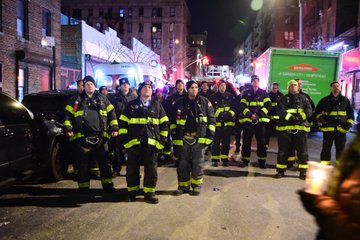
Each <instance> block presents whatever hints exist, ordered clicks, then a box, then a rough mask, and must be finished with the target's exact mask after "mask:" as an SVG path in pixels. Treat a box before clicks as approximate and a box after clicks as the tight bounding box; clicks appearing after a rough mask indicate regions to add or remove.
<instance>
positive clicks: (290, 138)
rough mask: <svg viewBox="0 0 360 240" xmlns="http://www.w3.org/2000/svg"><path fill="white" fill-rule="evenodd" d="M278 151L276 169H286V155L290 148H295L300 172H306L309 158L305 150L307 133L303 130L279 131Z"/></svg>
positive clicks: (280, 170) (281, 170) (282, 170)
mask: <svg viewBox="0 0 360 240" xmlns="http://www.w3.org/2000/svg"><path fill="white" fill-rule="evenodd" d="M278 145H279V151H278V156H277V164H276V170H277V171H278V172H285V171H286V169H287V162H288V155H289V154H290V151H291V149H292V148H294V149H295V150H296V153H297V159H298V167H299V171H300V172H306V170H307V168H308V165H307V161H308V160H309V155H308V151H307V133H306V132H304V131H298V130H296V131H295V132H291V131H279V132H278Z"/></svg>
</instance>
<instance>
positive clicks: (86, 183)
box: [78, 182, 90, 188]
mask: <svg viewBox="0 0 360 240" xmlns="http://www.w3.org/2000/svg"><path fill="white" fill-rule="evenodd" d="M78 186H79V188H88V187H90V182H79V183H78Z"/></svg>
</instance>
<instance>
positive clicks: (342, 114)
mask: <svg viewBox="0 0 360 240" xmlns="http://www.w3.org/2000/svg"><path fill="white" fill-rule="evenodd" d="M329 116H346V111H331V112H330V113H329Z"/></svg>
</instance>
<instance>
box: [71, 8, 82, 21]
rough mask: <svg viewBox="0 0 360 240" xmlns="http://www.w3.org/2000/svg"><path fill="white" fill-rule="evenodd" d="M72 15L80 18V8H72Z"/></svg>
mask: <svg viewBox="0 0 360 240" xmlns="http://www.w3.org/2000/svg"><path fill="white" fill-rule="evenodd" d="M72 17H73V18H77V19H80V18H81V9H73V10H72Z"/></svg>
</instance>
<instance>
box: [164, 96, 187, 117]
mask: <svg viewBox="0 0 360 240" xmlns="http://www.w3.org/2000/svg"><path fill="white" fill-rule="evenodd" d="M185 95H186V92H185V91H184V92H183V94H181V95H180V94H179V92H178V91H176V92H174V93H173V94H171V95H169V96H168V97H167V98H166V100H165V105H164V109H165V112H166V114H167V115H168V116H169V115H170V114H171V111H172V108H173V106H174V104H175V101H176V100H178V99H179V98H181V97H183V96H185Z"/></svg>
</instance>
